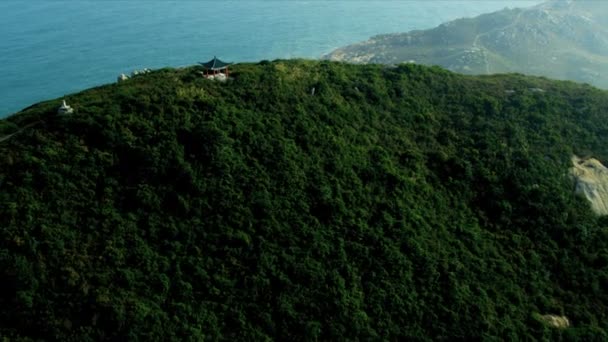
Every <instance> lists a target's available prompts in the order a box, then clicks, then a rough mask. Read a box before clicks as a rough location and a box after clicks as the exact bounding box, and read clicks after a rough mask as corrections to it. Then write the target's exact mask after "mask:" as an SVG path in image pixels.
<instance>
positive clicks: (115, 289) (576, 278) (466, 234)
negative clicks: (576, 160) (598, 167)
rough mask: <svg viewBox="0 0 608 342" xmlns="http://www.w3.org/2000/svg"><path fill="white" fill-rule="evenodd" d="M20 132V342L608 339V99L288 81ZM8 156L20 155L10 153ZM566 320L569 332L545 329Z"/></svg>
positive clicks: (5, 250)
mask: <svg viewBox="0 0 608 342" xmlns="http://www.w3.org/2000/svg"><path fill="white" fill-rule="evenodd" d="M231 76H233V77H234V79H233V80H230V81H228V82H225V83H221V82H216V81H210V80H206V79H203V78H201V77H200V75H199V74H198V73H197V71H196V70H195V68H185V69H177V70H173V69H163V70H158V71H155V72H153V73H151V74H148V75H144V76H137V77H134V78H133V79H131V80H128V81H126V82H121V83H118V84H114V85H107V86H102V87H98V88H94V89H90V90H86V91H83V92H81V93H78V94H74V95H69V96H66V98H65V99H66V100H67V102H68V103H69V104H70V105H72V106H73V107H74V109H75V113H74V114H72V115H66V116H57V115H56V114H55V113H56V110H57V107H58V106H59V105H60V102H61V99H57V100H52V101H48V102H44V103H39V104H36V105H34V106H32V107H29V108H27V109H25V110H23V111H22V112H20V113H18V114H16V115H14V116H12V117H9V118H8V119H6V120H3V121H0V137H2V136H6V135H8V134H11V133H14V132H16V131H17V130H18V128H20V127H24V126H26V125H28V124H31V126H29V127H28V128H26V129H23V130H21V131H19V132H18V133H17V134H15V135H13V136H10V137H8V138H7V139H5V140H3V141H2V142H0V225H1V226H0V283H1V284H2V285H1V286H2V287H3V290H2V291H0V336H2V337H3V338H4V339H3V340H2V341H13V340H16V341H21V340H57V341H99V340H113V341H116V340H141V341H171V340H177V341H184V340H185V341H188V340H190V341H202V340H229V341H250V340H312V341H314V340H355V339H358V340H404V339H415V340H447V339H449V340H454V339H456V340H458V339H461V340H462V339H471V338H472V339H486V340H526V339H550V340H581V341H592V340H606V339H608V334H607V332H608V295H607V294H606V291H605V289H606V285H608V231H607V230H606V226H607V224H608V220H606V219H604V218H598V217H596V216H595V215H594V214H593V212H592V211H591V209H590V206H589V204H588V203H587V201H586V199H584V198H582V197H579V196H577V195H575V194H574V192H573V183H572V181H571V180H570V179H569V177H568V168H569V167H570V158H571V156H572V155H573V154H577V155H580V156H593V157H595V158H598V159H599V160H601V161H607V160H608V148H607V147H606V146H607V145H606V136H608V120H606V112H605V110H606V108H608V93H607V92H605V91H601V90H597V89H595V88H592V87H590V86H586V85H579V84H575V83H571V82H557V81H550V80H547V79H543V78H532V77H524V76H521V75H502V76H489V77H473V76H462V75H457V74H453V73H451V72H448V71H445V70H443V69H440V68H428V67H423V66H419V65H400V66H398V67H395V68H387V67H383V66H379V65H348V64H341V63H335V62H313V61H297V60H292V61H274V62H261V63H259V64H241V65H237V66H236V67H235V68H234V71H233V73H231ZM0 139H1V138H0ZM549 314H551V315H558V316H566V317H567V318H568V320H569V322H570V327H568V328H562V329H557V328H552V327H551V326H550V325H549V324H547V323H546V322H545V321H544V320H543V318H542V316H543V315H549Z"/></svg>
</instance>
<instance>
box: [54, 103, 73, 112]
mask: <svg viewBox="0 0 608 342" xmlns="http://www.w3.org/2000/svg"><path fill="white" fill-rule="evenodd" d="M72 113H74V108H72V107H70V106H68V105H67V103H65V100H63V103H62V104H61V107H59V109H57V114H59V115H65V114H72Z"/></svg>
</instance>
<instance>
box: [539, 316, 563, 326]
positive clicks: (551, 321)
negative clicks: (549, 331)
mask: <svg viewBox="0 0 608 342" xmlns="http://www.w3.org/2000/svg"><path fill="white" fill-rule="evenodd" d="M540 318H541V320H542V321H543V322H544V323H545V324H547V325H548V326H550V327H551V328H555V329H565V328H568V327H569V326H570V320H568V317H566V316H557V315H542V316H541V317H540Z"/></svg>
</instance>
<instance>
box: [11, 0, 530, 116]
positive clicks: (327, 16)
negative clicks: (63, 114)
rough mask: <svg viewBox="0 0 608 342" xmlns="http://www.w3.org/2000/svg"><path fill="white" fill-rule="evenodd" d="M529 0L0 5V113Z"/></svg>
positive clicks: (39, 1)
mask: <svg viewBox="0 0 608 342" xmlns="http://www.w3.org/2000/svg"><path fill="white" fill-rule="evenodd" d="M539 2H540V1H538V0H537V1H534V0H519V1H514V0H510V1H507V0H486V1H484V0H469V1H464V0H462V1H461V0H442V1H429V0H424V1H414V0H409V1H397V0H393V1H380V0H367V1H356V0H349V1H337V0H333V1H332V0H326V1H321V0H309V1H298V0H293V1H289V0H282V1H279V0H276V1H273V0H240V1H222V0H216V1H160V0H148V1H135V0H133V1H127V0H124V1H108V0H98V1H84V0H83V1H76V0H72V1H59V0H57V1H56V0H46V1H44V0H28V1H13V0H3V1H1V2H0V100H1V101H0V117H4V116H7V115H9V114H11V113H14V112H16V111H18V110H20V109H21V108H24V107H26V106H28V105H30V104H32V103H34V102H38V101H42V100H45V99H49V98H55V97H59V96H62V95H65V94H68V93H72V92H76V91H79V90H82V89H84V88H88V87H91V86H95V85H100V84H104V83H110V82H114V81H115V80H116V77H117V76H118V75H119V74H120V73H130V72H131V71H132V70H134V69H143V68H146V67H147V68H152V69H153V68H159V67H164V66H185V65H192V64H195V63H197V62H199V61H206V60H208V59H210V58H212V57H213V56H214V55H217V56H218V57H220V58H222V59H224V60H227V61H234V62H241V61H258V60H262V59H269V60H272V59H277V58H294V57H303V58H318V57H320V56H321V55H323V54H325V53H327V52H330V51H331V50H333V49H335V48H337V47H340V46H343V45H347V44H351V43H354V42H357V41H361V40H365V39H367V38H369V37H370V36H373V35H376V34H381V33H391V32H404V31H409V30H413V29H426V28H431V27H434V26H437V25H439V24H440V23H442V22H445V21H448V20H452V19H456V18H460V17H470V16H475V15H478V14H481V13H485V12H491V11H495V10H499V9H502V8H504V7H526V6H531V5H534V4H536V3H539Z"/></svg>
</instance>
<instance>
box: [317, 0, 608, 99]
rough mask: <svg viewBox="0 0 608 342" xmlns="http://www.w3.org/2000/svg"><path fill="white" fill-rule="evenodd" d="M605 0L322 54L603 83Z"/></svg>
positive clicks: (607, 25) (490, 17) (378, 39)
mask: <svg viewBox="0 0 608 342" xmlns="http://www.w3.org/2000/svg"><path fill="white" fill-rule="evenodd" d="M607 37H608V1H599V0H598V1H592V0H578V1H571V0H559V1H549V2H546V3H543V4H540V5H537V6H534V7H531V8H525V9H521V8H515V9H508V8H506V9H504V10H502V11H498V12H494V13H490V14H484V15H480V16H478V17H475V18H466V19H458V20H454V21H450V22H447V23H444V24H442V25H439V26H438V27H436V28H433V29H430V30H418V31H410V32H407V33H397V34H384V35H379V36H375V37H373V38H371V39H370V40H368V41H365V42H361V43H358V44H353V45H349V46H346V47H343V48H340V49H337V50H335V51H333V52H331V53H330V54H328V55H326V56H324V58H326V59H330V60H335V61H348V62H355V63H386V64H393V63H402V62H415V63H420V64H429V65H440V66H442V67H445V68H448V69H450V70H452V71H456V72H461V73H466V74H491V73H505V72H519V73H526V74H532V75H539V76H547V77H551V78H557V79H569V80H574V81H579V82H587V83H590V84H593V85H596V86H599V87H603V88H608V76H606V75H607V72H606V71H608V38H607Z"/></svg>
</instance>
